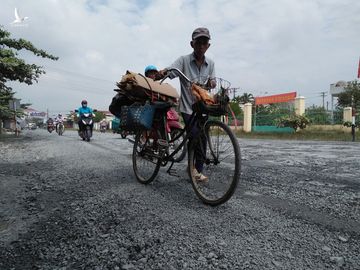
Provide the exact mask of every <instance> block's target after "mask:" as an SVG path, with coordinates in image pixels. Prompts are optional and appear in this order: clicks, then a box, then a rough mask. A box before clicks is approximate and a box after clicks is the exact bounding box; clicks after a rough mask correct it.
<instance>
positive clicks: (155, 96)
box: [109, 71, 179, 131]
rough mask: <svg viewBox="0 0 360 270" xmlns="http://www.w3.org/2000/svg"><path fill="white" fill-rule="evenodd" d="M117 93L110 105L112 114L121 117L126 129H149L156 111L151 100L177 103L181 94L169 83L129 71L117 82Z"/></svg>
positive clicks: (123, 127)
mask: <svg viewBox="0 0 360 270" xmlns="http://www.w3.org/2000/svg"><path fill="white" fill-rule="evenodd" d="M116 86H117V87H118V88H117V89H114V90H115V91H116V92H117V94H116V95H115V96H114V97H113V99H112V102H111V104H110V106H109V110H110V112H111V113H112V114H114V115H115V116H117V117H119V118H120V119H121V123H122V124H121V127H122V129H124V130H129V131H135V130H139V129H149V128H150V127H151V124H152V118H153V115H154V112H155V108H154V106H152V105H151V104H149V103H150V102H156V101H162V102H167V103H170V104H177V102H178V99H179V94H178V92H177V91H176V89H175V88H174V87H173V86H171V85H170V84H168V83H160V82H158V81H154V80H153V79H151V78H147V77H145V76H144V75H142V74H138V73H135V72H130V71H127V72H126V74H125V75H123V76H122V79H121V81H119V82H117V83H116Z"/></svg>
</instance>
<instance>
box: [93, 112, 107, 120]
mask: <svg viewBox="0 0 360 270" xmlns="http://www.w3.org/2000/svg"><path fill="white" fill-rule="evenodd" d="M94 114H95V117H94V122H95V123H98V122H100V121H101V120H103V119H104V118H105V117H106V116H105V114H104V113H103V112H100V111H97V112H94Z"/></svg>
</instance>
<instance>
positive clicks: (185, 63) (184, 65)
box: [169, 53, 215, 114]
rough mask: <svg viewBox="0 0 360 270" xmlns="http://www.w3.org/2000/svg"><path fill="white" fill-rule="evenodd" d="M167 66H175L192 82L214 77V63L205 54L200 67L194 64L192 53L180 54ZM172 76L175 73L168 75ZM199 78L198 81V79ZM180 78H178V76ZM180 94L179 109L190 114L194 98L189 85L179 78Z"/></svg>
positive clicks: (203, 81) (202, 81)
mask: <svg viewBox="0 0 360 270" xmlns="http://www.w3.org/2000/svg"><path fill="white" fill-rule="evenodd" d="M169 68H177V69H179V70H180V71H181V72H182V73H184V74H185V76H186V77H188V78H189V79H190V80H191V81H192V82H194V81H197V82H199V83H206V81H207V80H208V79H209V78H211V79H213V78H215V63H214V61H212V60H211V59H209V58H207V57H206V56H205V60H204V63H203V64H202V65H201V66H200V68H199V67H198V66H197V65H196V59H195V56H194V53H191V54H188V55H184V56H180V57H179V58H178V59H177V60H176V61H175V62H174V63H173V64H172V65H171V66H170V67H169ZM170 77H171V78H174V77H175V75H173V76H170ZM199 78H200V81H199V80H198V79H199ZM179 79H180V78H179ZM180 85H181V96H180V111H181V112H183V113H187V114H192V105H193V104H194V102H195V99H194V97H193V95H192V93H191V89H190V85H189V84H188V83H187V82H186V81H184V80H182V79H180Z"/></svg>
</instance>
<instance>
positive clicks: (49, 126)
mask: <svg viewBox="0 0 360 270" xmlns="http://www.w3.org/2000/svg"><path fill="white" fill-rule="evenodd" d="M46 124H47V130H48V131H49V132H51V131H53V128H54V120H53V119H52V118H51V117H50V118H49V119H48V120H47V121H46Z"/></svg>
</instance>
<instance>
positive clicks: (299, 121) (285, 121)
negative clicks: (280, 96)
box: [276, 114, 310, 132]
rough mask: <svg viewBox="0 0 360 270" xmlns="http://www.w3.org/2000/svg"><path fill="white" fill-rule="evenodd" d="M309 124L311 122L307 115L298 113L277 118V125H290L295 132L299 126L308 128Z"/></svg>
mask: <svg viewBox="0 0 360 270" xmlns="http://www.w3.org/2000/svg"><path fill="white" fill-rule="evenodd" d="M308 124H310V120H309V119H308V118H307V117H306V116H302V115H296V114H293V115H288V116H283V117H280V118H279V119H277V120H276V126H277V127H290V128H292V129H294V131H295V132H296V131H297V129H298V128H300V129H304V128H306V126H307V125H308Z"/></svg>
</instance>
